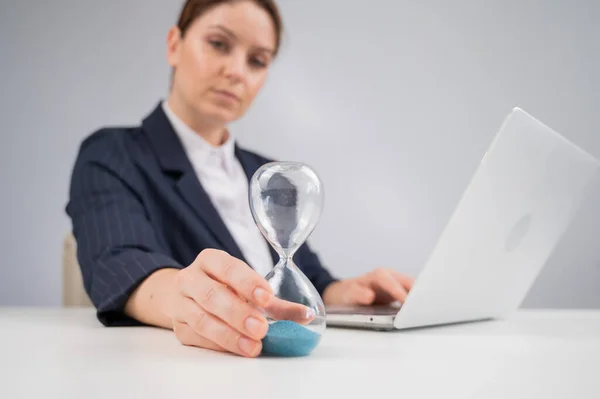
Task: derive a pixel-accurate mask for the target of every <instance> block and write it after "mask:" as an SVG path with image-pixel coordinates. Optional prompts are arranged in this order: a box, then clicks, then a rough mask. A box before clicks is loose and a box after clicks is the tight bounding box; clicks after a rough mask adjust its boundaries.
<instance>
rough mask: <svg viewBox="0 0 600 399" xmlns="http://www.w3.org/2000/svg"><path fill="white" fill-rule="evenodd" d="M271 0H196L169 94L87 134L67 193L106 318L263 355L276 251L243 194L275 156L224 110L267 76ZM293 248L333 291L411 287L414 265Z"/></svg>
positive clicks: (352, 295)
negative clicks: (133, 119) (129, 123)
mask: <svg viewBox="0 0 600 399" xmlns="http://www.w3.org/2000/svg"><path fill="white" fill-rule="evenodd" d="M281 32H282V21H281V17H280V14H279V12H278V9H277V6H276V4H275V2H274V0H237V1H235V0H229V1H228V0H188V1H187V2H186V3H185V4H184V5H183V9H182V11H181V15H180V18H179V21H178V23H177V25H175V26H173V27H172V28H171V29H170V30H169V32H168V35H167V40H166V59H167V62H168V63H169V65H170V66H171V67H172V71H173V72H172V76H171V85H170V89H169V93H168V96H167V98H166V99H165V100H163V101H160V102H158V104H157V106H156V107H155V109H154V110H152V111H151V112H150V113H149V114H148V115H147V116H146V117H145V118H144V119H143V121H142V122H141V124H140V125H139V126H134V127H112V128H104V129H101V130H98V131H96V132H94V133H93V134H91V135H90V136H88V137H87V138H86V139H85V140H84V141H83V142H82V144H81V146H80V149H79V153H78V156H77V159H76V162H75V166H74V169H73V172H72V176H71V187H70V193H69V202H68V204H67V207H66V211H67V214H68V215H69V217H70V218H71V221H72V228H73V233H74V235H75V238H76V240H77V243H78V260H79V263H80V265H81V269H82V274H83V278H84V284H85V288H86V291H87V292H88V294H89V296H90V298H91V299H92V301H93V303H94V305H95V306H96V308H97V315H98V318H99V320H100V321H101V322H102V323H103V324H104V325H106V326H119V325H136V324H137V325H153V326H159V327H164V328H168V329H172V330H173V331H174V333H175V335H176V337H177V338H178V339H179V341H181V343H183V344H185V345H192V346H198V347H202V348H207V349H212V350H218V351H228V352H232V353H235V354H238V355H241V356H246V357H255V356H257V355H258V354H259V353H260V351H261V339H262V338H263V337H264V336H265V334H266V332H267V328H268V325H267V321H266V319H265V317H264V316H263V315H262V314H261V312H260V311H259V310H258V307H270V309H273V311H278V312H281V313H282V314H286V315H287V316H289V317H293V318H295V319H296V320H298V321H300V322H302V321H303V318H305V319H309V318H311V317H312V316H313V315H311V314H310V313H309V312H306V311H304V309H306V308H303V307H301V305H298V304H292V303H291V302H284V301H281V300H278V299H277V298H275V297H273V296H272V291H271V289H270V287H269V285H268V284H267V282H266V281H265V280H264V278H263V277H262V276H264V275H265V274H266V273H267V272H268V271H269V269H270V268H271V267H272V266H273V265H274V263H275V262H276V261H277V259H278V257H277V254H276V253H275V252H274V251H273V250H272V249H271V248H270V246H269V245H268V244H267V242H266V240H265V239H264V238H263V237H262V236H261V234H260V232H259V230H258V228H257V227H256V225H255V224H254V222H253V220H252V216H251V213H250V210H249V207H248V200H247V192H248V191H247V190H248V181H249V179H250V177H251V176H252V175H253V173H254V172H255V171H256V170H257V169H258V168H259V167H260V166H261V165H263V164H264V163H266V162H268V161H269V160H268V159H266V158H263V157H262V156H260V155H258V154H256V153H252V152H249V151H247V150H245V149H243V148H240V147H239V146H238V145H237V143H236V142H235V137H234V135H233V133H232V132H231V131H230V130H229V129H228V124H229V123H230V122H232V121H235V120H237V119H238V118H240V117H242V116H243V115H244V114H245V113H246V111H247V110H248V108H249V107H250V105H251V104H252V101H253V100H254V98H255V97H256V95H257V93H258V92H259V90H260V89H261V87H262V86H263V83H264V81H265V79H266V78H267V74H268V72H269V68H270V65H271V64H272V63H273V61H274V60H275V58H276V56H277V53H278V50H279V47H280V42H281ZM295 260H296V263H297V264H298V266H299V267H300V268H301V269H302V270H303V272H304V273H305V274H306V275H307V277H308V278H309V279H310V280H311V281H312V283H313V284H314V286H315V287H316V288H317V290H318V291H319V293H320V294H321V295H322V297H323V300H324V302H325V304H326V305H332V304H363V305H368V304H373V303H389V302H393V301H396V300H400V301H403V300H404V298H405V297H406V294H407V292H408V291H409V290H410V288H411V286H412V279H411V278H409V277H407V276H404V275H402V274H400V273H398V272H396V271H394V270H387V269H381V268H379V269H376V270H374V271H372V272H370V273H367V274H365V275H363V276H359V277H357V278H352V279H346V280H339V279H336V278H334V277H333V276H332V275H331V274H330V273H329V272H328V270H326V268H324V267H323V265H321V263H320V261H319V258H318V256H317V255H316V254H315V253H314V252H313V251H312V250H311V248H309V246H308V245H307V244H304V245H303V246H302V247H301V248H300V249H299V250H298V252H297V253H296V255H295Z"/></svg>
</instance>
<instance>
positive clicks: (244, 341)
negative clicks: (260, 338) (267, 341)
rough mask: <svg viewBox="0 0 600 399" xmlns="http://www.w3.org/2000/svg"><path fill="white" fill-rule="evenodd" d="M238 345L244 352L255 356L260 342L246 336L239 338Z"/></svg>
mask: <svg viewBox="0 0 600 399" xmlns="http://www.w3.org/2000/svg"><path fill="white" fill-rule="evenodd" d="M238 346H239V348H240V349H241V351H242V352H244V353H245V354H246V355H249V356H255V355H256V351H257V349H258V343H257V342H255V341H252V340H251V339H248V338H246V337H241V338H240V339H239V341H238Z"/></svg>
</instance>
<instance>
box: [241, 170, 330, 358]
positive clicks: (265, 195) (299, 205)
mask: <svg viewBox="0 0 600 399" xmlns="http://www.w3.org/2000/svg"><path fill="white" fill-rule="evenodd" d="M249 200H250V209H251V211H252V216H253V217H254V221H255V222H256V224H257V226H258V228H259V230H260V231H261V233H262V234H263V236H264V237H265V238H266V239H267V241H268V242H269V243H270V244H271V246H272V247H273V248H274V249H275V251H277V253H278V254H279V262H277V264H276V265H275V267H274V268H273V269H272V270H271V271H270V272H269V273H268V274H267V275H266V276H265V279H266V280H267V281H268V282H269V285H270V286H271V288H272V289H273V292H274V298H273V299H272V300H271V301H270V302H269V303H268V304H267V306H265V307H264V308H263V309H261V310H262V311H263V312H264V314H265V316H266V318H267V321H268V322H269V330H268V332H267V335H266V336H265V338H264V339H263V354H266V355H274V356H304V355H308V354H309V353H311V352H312V350H313V349H314V348H315V347H316V346H317V345H318V343H319V341H320V339H321V336H322V334H323V332H324V331H325V327H326V324H325V316H326V315H325V306H324V304H323V300H322V299H321V296H320V295H319V293H318V292H317V290H316V289H315V287H314V286H313V284H312V283H311V282H310V280H309V279H308V278H307V277H306V276H305V275H304V273H302V271H301V270H300V269H299V268H298V266H296V264H295V263H294V260H293V259H292V257H293V256H294V254H295V253H296V251H297V250H298V248H299V247H300V246H301V245H302V244H303V243H304V242H305V241H306V240H307V239H308V237H309V236H310V234H311V233H312V231H313V230H314V228H315V226H316V225H317V222H318V221H319V218H320V216H321V210H322V208H323V202H324V196H323V186H322V184H321V181H320V179H319V177H318V176H317V174H316V173H315V172H314V171H313V170H312V169H311V168H310V167H309V166H307V165H305V164H303V163H298V162H271V163H267V164H265V165H263V166H262V167H261V168H260V169H258V170H257V171H256V173H255V174H254V176H253V177H252V179H251V180H250V187H249Z"/></svg>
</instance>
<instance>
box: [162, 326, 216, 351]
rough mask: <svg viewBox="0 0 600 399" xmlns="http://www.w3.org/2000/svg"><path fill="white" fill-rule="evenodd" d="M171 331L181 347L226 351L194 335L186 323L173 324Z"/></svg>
mask: <svg viewBox="0 0 600 399" xmlns="http://www.w3.org/2000/svg"><path fill="white" fill-rule="evenodd" d="M173 331H174V332H175V336H176V337H177V339H178V340H179V342H181V343H182V344H183V345H186V346H197V347H199V348H204V349H210V350H214V351H217V352H226V350H225V349H224V348H222V347H220V346H219V345H217V344H215V343H214V342H212V341H210V340H208V339H206V338H204V337H202V336H200V335H198V334H196V332H195V331H194V329H193V328H191V327H190V326H189V325H188V324H187V323H183V322H180V321H176V322H175V323H174V324H173Z"/></svg>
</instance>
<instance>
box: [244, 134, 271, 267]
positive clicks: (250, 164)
mask: <svg viewBox="0 0 600 399" xmlns="http://www.w3.org/2000/svg"><path fill="white" fill-rule="evenodd" d="M235 156H236V157H237V159H238V160H239V161H240V164H241V165H242V168H243V169H244V172H245V173H246V178H247V179H248V184H249V183H250V180H251V179H252V176H254V173H256V171H257V170H258V169H259V168H260V167H261V166H262V165H263V163H261V162H259V161H258V160H257V158H256V157H255V156H253V155H251V154H250V153H248V152H246V151H243V150H242V149H240V148H239V147H238V146H237V144H236V146H235ZM263 239H264V240H265V242H266V243H267V246H268V247H269V252H270V253H271V259H272V260H273V264H274V265H276V264H277V262H279V254H278V253H277V252H276V251H275V250H274V249H273V246H271V244H270V243H269V241H267V239H266V238H264V237H263Z"/></svg>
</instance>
